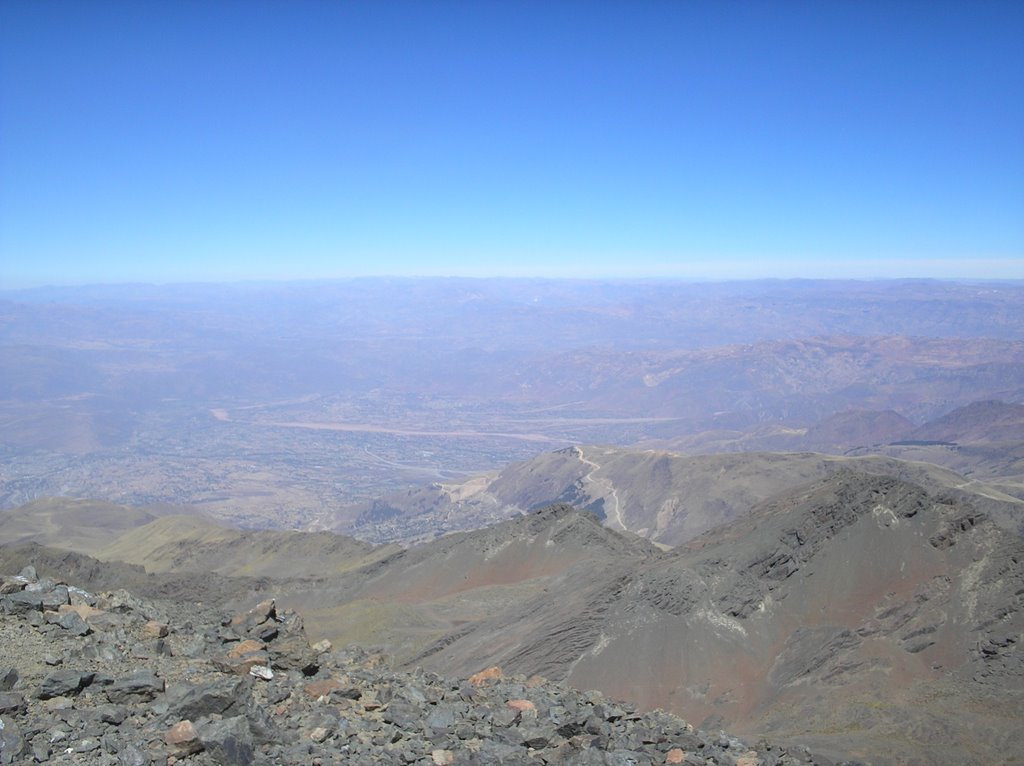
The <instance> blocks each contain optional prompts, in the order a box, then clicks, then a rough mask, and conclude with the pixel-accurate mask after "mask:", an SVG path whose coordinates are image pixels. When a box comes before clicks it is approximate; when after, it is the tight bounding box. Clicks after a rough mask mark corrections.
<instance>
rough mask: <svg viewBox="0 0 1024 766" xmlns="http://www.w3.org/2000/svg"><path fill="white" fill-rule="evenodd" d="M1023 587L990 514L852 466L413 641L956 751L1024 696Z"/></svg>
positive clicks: (875, 753) (1018, 707)
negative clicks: (429, 639) (700, 531)
mask: <svg viewBox="0 0 1024 766" xmlns="http://www.w3.org/2000/svg"><path fill="white" fill-rule="evenodd" d="M430 547H431V546H429V545H428V546H424V550H428V549H429V548H430ZM1022 594H1024V544H1022V543H1021V541H1020V540H1019V539H1017V538H1016V537H1014V536H1012V535H1010V534H1008V533H1006V532H1004V531H1002V530H1001V529H999V528H998V527H996V526H995V525H994V524H992V523H991V522H990V521H989V520H988V519H987V518H985V517H984V515H983V514H980V513H979V512H977V511H976V510H975V509H973V508H972V507H971V506H969V505H966V504H964V503H962V502H960V501H958V500H956V499H955V498H953V497H951V496H946V497H943V496H941V495H940V496H937V495H932V494H929V493H927V492H926V491H924V490H923V489H921V488H920V487H917V486H915V485H911V484H908V483H906V482H901V481H899V480H896V479H892V478H889V477H879V476H871V475H864V474H860V473H853V472H846V471H844V472H841V473H838V474H836V475H835V476H832V477H830V478H828V479H825V480H823V481H821V482H819V483H816V484H814V485H812V486H811V487H809V488H807V489H804V490H801V491H799V492H795V493H791V494H789V495H786V496H784V497H782V498H779V499H778V500H776V501H774V502H772V503H770V504H767V505H764V506H762V507H760V508H758V509H756V510H755V511H754V512H752V513H751V514H749V515H748V516H746V517H744V518H742V519H740V520H738V521H736V522H734V523H732V524H730V525H727V526H725V527H721V528H719V529H717V530H714V531H712V532H709V533H707V534H706V535H704V536H702V537H700V538H698V539H697V540H695V541H693V542H692V543H690V544H689V545H687V546H685V547H684V548H680V549H678V550H676V551H673V552H671V553H662V554H652V555H651V556H649V557H648V558H647V559H646V560H645V561H639V562H636V563H633V564H628V563H627V562H622V561H605V562H603V563H599V562H598V560H597V558H596V557H595V559H594V561H592V562H590V565H587V566H584V565H576V566H575V567H573V568H570V569H567V570H566V571H565V572H564V573H562V574H561V575H559V577H558V578H557V580H555V581H550V582H549V583H548V591H547V592H544V591H539V592H535V593H533V594H531V595H530V596H529V597H528V598H525V599H522V600H520V601H519V602H509V603H508V604H507V605H506V606H505V608H503V609H501V610H499V611H498V612H496V613H495V614H493V615H492V616H490V617H487V618H485V619H480V620H477V621H474V622H470V623H467V624H466V625H463V626H461V627H460V628H458V629H457V630H453V631H451V632H449V633H448V634H447V635H445V636H442V637H441V638H439V639H438V640H437V641H435V642H434V643H433V644H432V645H430V646H428V647H426V648H425V649H424V651H422V652H421V653H420V654H419V655H417V656H416V657H415V658H413V660H414V661H415V662H416V663H420V664H423V665H425V666H427V667H430V668H434V669H437V670H440V671H444V672H463V671H466V670H469V669H472V668H477V667H480V666H483V665H486V664H493V663H496V664H500V665H502V666H503V667H506V668H507V669H511V670H513V671H516V672H523V673H533V672H541V671H543V672H544V673H546V674H548V675H549V676H551V677H554V678H562V679H564V680H566V681H568V682H569V683H571V684H573V685H575V686H580V687H585V688H586V687H596V688H600V689H602V690H605V691H606V692H608V693H612V694H615V695H620V696H623V697H625V698H629V699H635V700H637V701H639V702H640V703H641V704H642V705H645V706H652V707H653V706H661V707H665V708H667V709H670V710H673V711H676V712H679V713H682V714H684V715H688V716H690V717H691V718H693V719H694V720H705V719H706V720H707V722H708V723H709V724H710V723H712V722H716V721H725V722H728V723H729V724H730V725H732V726H734V727H737V728H738V729H739V730H740V731H744V732H747V733H750V734H761V733H764V732H769V731H770V732H772V733H774V734H775V735H777V736H784V737H790V736H797V735H799V736H800V737H802V738H804V739H807V740H808V741H813V742H814V743H815V744H816V746H818V747H819V748H824V749H825V750H826V751H829V750H830V751H832V752H836V753H851V752H857V753H862V754H864V755H866V756H870V757H871V759H872V762H879V763H883V762H899V760H900V759H903V758H914V757H916V758H923V759H924V761H925V762H930V763H960V762H964V760H965V759H966V760H970V756H969V753H970V752H972V748H974V747H975V746H976V744H977V743H976V738H977V736H978V734H977V733H978V732H979V731H980V732H983V736H984V737H987V738H991V741H992V743H993V744H994V745H998V746H1000V747H1001V746H1005V745H1007V744H1008V743H1009V740H1008V737H1009V735H1008V733H1007V732H1008V731H1010V730H1012V728H1013V727H1012V726H1010V725H1009V723H1008V718H1011V719H1012V718H1014V717H1019V716H1020V715H1022V714H1024V707H1022V694H1024V669H1022V668H1024V664H1022V658H1021V653H1020V651H1019V650H1018V647H1019V646H1020V644H1021V643H1022V641H1024V616H1022V612H1021V607H1022ZM887 758H889V759H891V760H887Z"/></svg>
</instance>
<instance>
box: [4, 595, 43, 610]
mask: <svg viewBox="0 0 1024 766" xmlns="http://www.w3.org/2000/svg"><path fill="white" fill-rule="evenodd" d="M42 609H43V597H42V596H41V595H40V594H38V593H32V592H29V591H19V592H17V593H8V594H7V595H6V596H4V597H3V598H0V611H2V612H4V614H26V613H28V612H40V611H42Z"/></svg>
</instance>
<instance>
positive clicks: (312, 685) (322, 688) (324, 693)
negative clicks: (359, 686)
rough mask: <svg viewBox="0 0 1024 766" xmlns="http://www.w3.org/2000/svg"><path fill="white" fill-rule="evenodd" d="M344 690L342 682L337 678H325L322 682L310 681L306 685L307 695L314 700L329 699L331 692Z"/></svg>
mask: <svg viewBox="0 0 1024 766" xmlns="http://www.w3.org/2000/svg"><path fill="white" fill-rule="evenodd" d="M340 688H342V685H341V681H339V680H338V679H336V678H325V679H323V680H322V681H310V682H309V683H308V684H306V694H308V695H309V696H310V697H312V698H313V699H320V698H321V697H329V696H330V695H331V692H336V691H337V690H338V689H340Z"/></svg>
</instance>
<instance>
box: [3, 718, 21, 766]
mask: <svg viewBox="0 0 1024 766" xmlns="http://www.w3.org/2000/svg"><path fill="white" fill-rule="evenodd" d="M24 751H25V738H24V737H23V736H22V734H21V729H19V728H18V725H17V724H16V723H15V722H14V721H13V719H11V718H8V717H7V716H0V763H3V764H7V763H14V762H15V761H16V760H18V759H20V758H21V754H22V753H23V752H24Z"/></svg>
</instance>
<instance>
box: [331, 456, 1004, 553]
mask: <svg viewBox="0 0 1024 766" xmlns="http://www.w3.org/2000/svg"><path fill="white" fill-rule="evenodd" d="M845 468H851V469H855V470H858V471H863V472H867V473H873V474H881V475H889V476H898V477H901V478H904V479H908V480H912V481H915V482H917V483H919V484H922V485H923V486H925V487H928V488H931V489H936V490H937V489H947V490H952V491H956V492H968V493H970V494H971V496H972V498H973V501H974V502H976V503H978V504H980V505H982V506H983V507H984V508H985V509H986V510H988V511H990V512H991V513H992V514H993V515H994V517H995V518H996V519H997V520H998V521H999V522H1000V523H1002V524H1004V525H1005V526H1006V527H1007V528H1010V529H1018V528H1020V526H1021V524H1022V521H1024V501H1022V500H1021V499H1019V498H1017V497H1014V496H1011V495H1008V494H1005V493H1003V492H1001V491H999V490H998V489H997V488H993V487H989V486H987V485H985V484H984V483H978V482H968V481H967V480H966V479H965V478H964V477H962V476H960V475H958V474H956V473H953V472H952V471H948V470H945V469H942V468H939V467H936V466H932V465H927V464H924V463H915V462H908V461H901V460H894V459H892V458H888V457H878V456H870V455H869V456H861V457H839V456H832V455H820V454H814V453H729V454H717V455H693V456H690V455H680V454H676V453H672V452H664V451H657V450H633V449H621V448H613V447H597V446H585V447H568V448H566V449H563V450H558V451H555V452H550V453H546V454H543V455H539V456H537V457H535V458H533V459H531V460H527V461H524V462H521V463H515V464H512V465H510V466H508V467H507V468H505V469H504V470H502V471H499V472H497V473H493V474H487V475H483V476H476V477H473V478H470V479H468V480H465V481H461V482H456V483H450V484H433V485H430V486H429V487H424V488H422V489H419V490H409V491H406V492H403V493H398V494H395V495H389V496H387V497H384V498H381V499H380V500H378V501H375V502H374V503H371V504H366V505H364V506H362V507H361V509H359V511H360V512H359V513H358V514H356V518H355V520H354V521H352V522H345V523H342V524H339V526H338V529H339V530H340V531H343V532H345V533H347V534H352V535H355V536H357V537H362V538H365V539H371V540H375V541H393V540H394V541H403V542H415V541H420V540H429V539H432V538H434V537H436V536H438V535H440V534H443V533H445V532H451V531H456V530H466V529H474V528H480V527H483V526H486V525H487V524H493V523H495V522H496V521H499V520H501V519H504V518H508V517H509V516H512V515H515V514H518V513H523V512H526V511H529V510H532V509H535V508H539V507H542V506H545V505H548V504H551V503H555V502H567V503H571V504H573V505H576V506H578V507H581V508H587V509H588V510H591V511H592V512H594V513H595V514H597V515H598V516H599V517H600V518H602V519H603V520H604V522H605V524H607V525H608V526H610V527H611V528H613V529H618V530H628V531H630V532H634V533H636V534H638V535H641V536H643V537H647V538H649V539H650V540H653V541H654V542H657V543H661V544H665V545H678V544H680V543H682V542H685V541H687V540H689V539H692V538H693V537H696V536H697V535H699V534H701V533H703V532H705V531H707V530H709V529H711V528H713V527H715V526H718V525H720V524H723V523H726V522H729V521H731V520H733V519H735V518H737V517H738V516H740V515H741V514H743V513H746V512H747V510H748V509H749V508H750V507H751V506H753V505H755V504H756V503H759V502H762V501H764V500H767V499H769V498H771V497H773V496H775V495H777V494H779V493H780V492H784V491H786V490H789V489H792V488H793V487H796V486H799V485H802V484H805V483H807V482H809V481H813V480H815V479H820V478H824V477H826V476H829V475H831V474H833V473H835V472H836V471H839V470H842V469H845Z"/></svg>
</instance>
